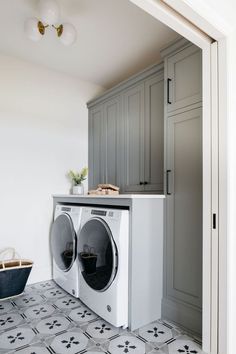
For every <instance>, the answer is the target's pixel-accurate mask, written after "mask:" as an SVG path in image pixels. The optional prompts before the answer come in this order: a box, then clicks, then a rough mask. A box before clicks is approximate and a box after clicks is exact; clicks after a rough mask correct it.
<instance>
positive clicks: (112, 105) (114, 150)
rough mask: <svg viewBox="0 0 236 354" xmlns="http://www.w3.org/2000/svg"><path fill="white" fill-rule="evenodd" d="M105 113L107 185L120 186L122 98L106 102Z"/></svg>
mask: <svg viewBox="0 0 236 354" xmlns="http://www.w3.org/2000/svg"><path fill="white" fill-rule="evenodd" d="M103 112H104V113H103V114H104V124H103V127H104V128H103V130H104V131H103V133H104V141H103V144H104V145H105V149H104V152H105V156H104V158H105V171H104V172H105V180H106V183H111V184H114V185H118V186H119V185H120V173H119V166H120V148H119V147H120V140H119V139H120V134H119V131H120V120H121V96H117V97H114V98H112V99H109V100H108V101H106V102H105V103H104V105H103Z"/></svg>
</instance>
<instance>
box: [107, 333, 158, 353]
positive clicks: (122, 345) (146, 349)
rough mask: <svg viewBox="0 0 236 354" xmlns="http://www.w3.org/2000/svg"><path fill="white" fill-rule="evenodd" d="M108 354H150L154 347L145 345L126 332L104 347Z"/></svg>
mask: <svg viewBox="0 0 236 354" xmlns="http://www.w3.org/2000/svg"><path fill="white" fill-rule="evenodd" d="M102 346H103V347H104V348H105V349H106V351H107V352H108V353H112V354H124V353H131V354H132V353H133V354H149V353H151V351H153V347H152V346H151V345H150V344H149V343H145V342H143V341H142V340H140V339H139V338H137V337H136V336H134V335H133V334H131V333H129V332H126V333H124V334H122V335H120V336H117V337H116V338H113V339H111V340H110V341H109V342H107V343H104V344H103V345H102Z"/></svg>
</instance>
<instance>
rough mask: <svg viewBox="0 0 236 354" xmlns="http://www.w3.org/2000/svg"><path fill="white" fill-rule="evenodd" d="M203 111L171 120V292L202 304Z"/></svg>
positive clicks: (169, 250)
mask: <svg viewBox="0 0 236 354" xmlns="http://www.w3.org/2000/svg"><path fill="white" fill-rule="evenodd" d="M201 115H202V109H201V108H197V109H193V110H191V111H187V112H184V113H180V114H178V115H176V116H172V117H170V118H169V119H168V122H167V151H168V153H167V170H168V171H170V172H169V181H168V193H169V194H168V195H167V201H166V202H167V215H166V217H167V220H168V223H167V225H166V228H167V235H168V238H167V242H168V244H167V253H166V258H167V259H168V262H167V274H168V277H167V296H168V297H172V298H175V299H178V300H181V301H184V302H186V303H188V304H191V305H194V306H196V307H198V308H201V305H202V139H201V138H202V135H201V131H202V119H201ZM183 275H184V276H183Z"/></svg>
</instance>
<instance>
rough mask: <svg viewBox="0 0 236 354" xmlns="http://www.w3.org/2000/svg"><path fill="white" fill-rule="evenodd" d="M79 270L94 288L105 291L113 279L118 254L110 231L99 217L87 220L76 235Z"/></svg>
mask: <svg viewBox="0 0 236 354" xmlns="http://www.w3.org/2000/svg"><path fill="white" fill-rule="evenodd" d="M78 253H79V260H80V264H81V272H82V275H83V277H84V279H85V281H86V283H87V284H88V285H89V286H90V287H91V288H92V289H94V290H97V291H105V290H106V289H108V288H109V286H110V285H111V284H112V282H113V280H114V279H115V276H116V273H117V267H118V254H117V248H116V245H115V242H114V240H113V237H112V233H111V230H110V228H109V227H108V225H107V224H106V222H105V221H103V220H102V219H100V218H92V219H90V220H88V221H87V222H86V223H85V224H84V226H83V227H82V229H81V231H80V234H79V237H78Z"/></svg>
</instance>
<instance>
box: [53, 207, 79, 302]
mask: <svg viewBox="0 0 236 354" xmlns="http://www.w3.org/2000/svg"><path fill="white" fill-rule="evenodd" d="M81 212H82V207H79V206H70V205H59V204H58V205H56V207H55V212H54V221H53V224H52V228H51V237H50V244H51V253H52V263H53V279H54V281H55V282H56V283H57V284H58V285H59V286H61V287H62V288H63V289H64V290H65V291H67V292H68V293H69V294H71V295H73V296H75V297H79V275H80V272H79V267H78V257H77V233H78V230H79V228H80V220H81Z"/></svg>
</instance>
